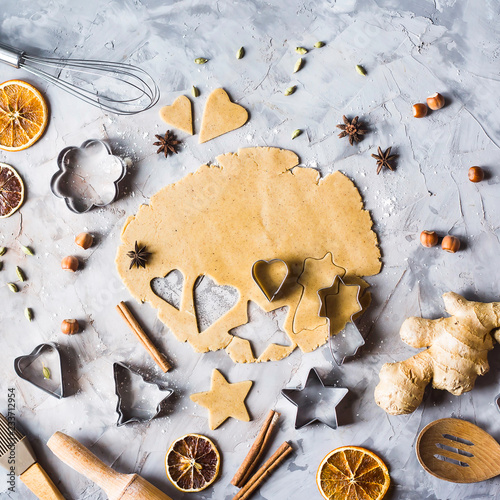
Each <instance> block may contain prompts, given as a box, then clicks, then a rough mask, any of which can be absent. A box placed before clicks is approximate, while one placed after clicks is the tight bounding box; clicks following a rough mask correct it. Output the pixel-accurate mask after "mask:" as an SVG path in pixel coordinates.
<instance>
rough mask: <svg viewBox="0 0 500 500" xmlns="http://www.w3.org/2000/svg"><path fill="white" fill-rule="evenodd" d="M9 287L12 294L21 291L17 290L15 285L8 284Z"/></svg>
mask: <svg viewBox="0 0 500 500" xmlns="http://www.w3.org/2000/svg"><path fill="white" fill-rule="evenodd" d="M7 286H8V287H9V290H10V291H11V292H12V293H17V292H18V291H19V289H18V288H17V285H16V284H15V283H7Z"/></svg>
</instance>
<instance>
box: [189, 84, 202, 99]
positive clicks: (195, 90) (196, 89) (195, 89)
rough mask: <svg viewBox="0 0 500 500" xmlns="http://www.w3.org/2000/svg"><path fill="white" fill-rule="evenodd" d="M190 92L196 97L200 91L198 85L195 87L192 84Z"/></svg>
mask: <svg viewBox="0 0 500 500" xmlns="http://www.w3.org/2000/svg"><path fill="white" fill-rule="evenodd" d="M191 94H193V97H198V96H199V95H200V91H199V89H198V87H195V86H194V85H193V86H192V87H191Z"/></svg>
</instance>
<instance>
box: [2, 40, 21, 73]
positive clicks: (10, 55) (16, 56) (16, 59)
mask: <svg viewBox="0 0 500 500" xmlns="http://www.w3.org/2000/svg"><path fill="white" fill-rule="evenodd" d="M23 54H24V52H23V51H22V50H18V49H15V48H14V47H11V46H10V45H5V44H4V43H1V42H0V62H3V63H6V64H8V65H9V66H14V68H19V67H20V66H21V61H22V59H23Z"/></svg>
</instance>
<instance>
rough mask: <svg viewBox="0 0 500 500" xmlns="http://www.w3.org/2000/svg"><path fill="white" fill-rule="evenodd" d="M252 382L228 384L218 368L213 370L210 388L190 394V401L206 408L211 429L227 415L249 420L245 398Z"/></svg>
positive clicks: (217, 425)
mask: <svg viewBox="0 0 500 500" xmlns="http://www.w3.org/2000/svg"><path fill="white" fill-rule="evenodd" d="M252 384H253V382H252V381H251V380H245V381H244V382H236V383H235V384H230V383H229V382H228V381H227V380H226V379H225V378H224V375H222V373H221V372H220V371H219V370H214V371H213V372H212V384H211V386H210V390H209V391H207V392H198V393H196V394H192V395H191V401H194V402H195V403H196V404H198V405H200V406H203V407H205V408H207V410H208V413H209V417H208V420H209V424H210V429H212V430H214V429H217V427H219V426H220V425H222V424H223V423H224V422H225V421H226V420H227V419H228V418H229V417H233V418H236V419H237V420H242V421H243V422H250V415H249V414H248V410H247V407H246V406H245V398H246V397H247V395H248V393H249V392H250V389H251V388H252Z"/></svg>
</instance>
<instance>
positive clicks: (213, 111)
mask: <svg viewBox="0 0 500 500" xmlns="http://www.w3.org/2000/svg"><path fill="white" fill-rule="evenodd" d="M247 120H248V112H247V110H246V109H245V108H244V107H243V106H240V105H239V104H235V103H234V102H232V101H231V99H230V98H229V96H228V95H227V92H226V91H225V90H224V89H215V90H214V91H213V92H212V93H211V94H210V95H209V96H208V99H207V102H206V104H205V110H204V111H203V118H202V121H201V131H200V144H201V143H203V142H207V141H209V140H211V139H214V138H215V137H219V135H223V134H226V133H227V132H231V131H232V130H236V129H237V128H240V127H242V126H243V125H245V123H246V122H247Z"/></svg>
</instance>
